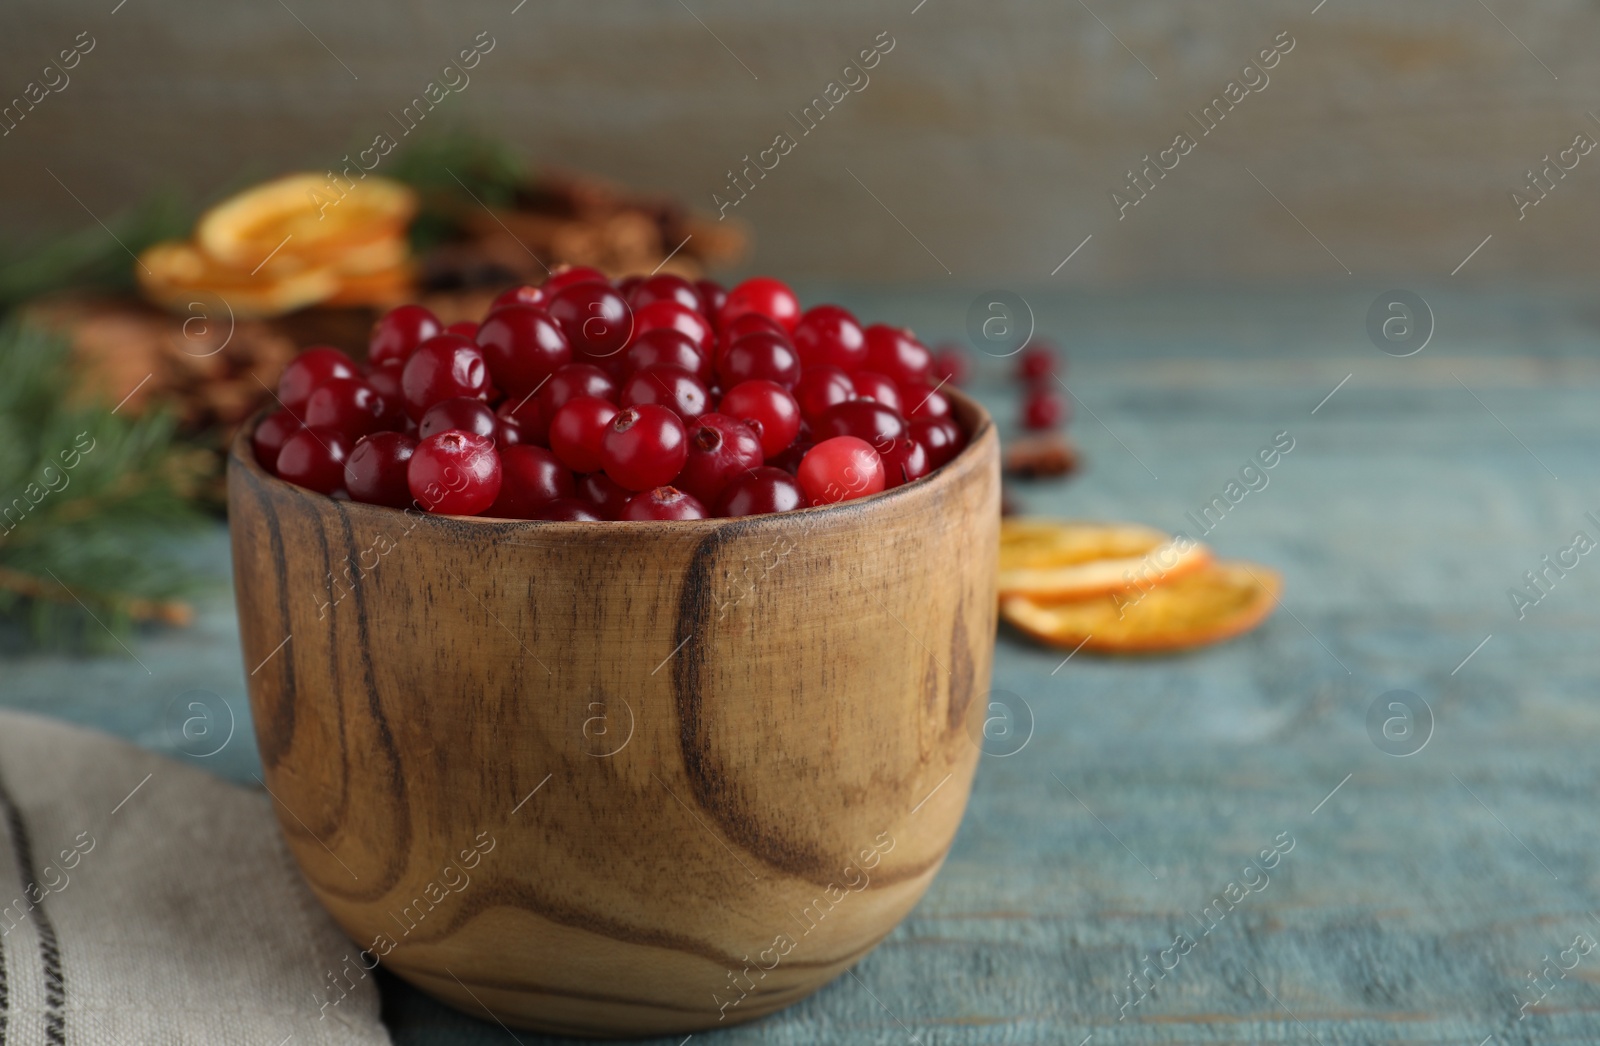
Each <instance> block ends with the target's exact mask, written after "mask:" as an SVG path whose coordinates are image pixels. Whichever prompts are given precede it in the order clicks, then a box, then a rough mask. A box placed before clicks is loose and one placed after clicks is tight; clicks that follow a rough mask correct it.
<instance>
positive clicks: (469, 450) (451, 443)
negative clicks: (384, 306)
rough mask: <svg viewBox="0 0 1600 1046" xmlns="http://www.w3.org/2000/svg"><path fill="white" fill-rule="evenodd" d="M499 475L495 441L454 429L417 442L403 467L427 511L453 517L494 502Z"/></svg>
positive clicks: (478, 511) (413, 492)
mask: <svg viewBox="0 0 1600 1046" xmlns="http://www.w3.org/2000/svg"><path fill="white" fill-rule="evenodd" d="M419 351H420V350H419ZM500 476H501V470H500V456H499V455H498V454H496V453H495V451H494V440H492V439H490V438H489V437H488V436H478V435H475V434H473V433H470V432H457V431H454V430H451V431H449V432H437V433H435V434H433V435H432V436H429V437H428V438H427V439H425V440H422V441H421V442H419V443H418V444H417V449H416V450H414V451H413V452H412V454H411V462H410V464H409V465H408V466H407V468H406V484H407V485H408V486H409V487H410V488H411V496H412V497H414V498H416V499H417V501H418V502H419V503H420V504H421V505H422V507H423V508H425V509H427V510H428V511H429V512H443V513H447V514H449V515H452V516H476V515H477V514H478V513H480V512H482V511H483V510H484V509H486V508H488V507H489V506H490V505H492V504H494V499H495V498H496V497H498V496H499V494H500Z"/></svg>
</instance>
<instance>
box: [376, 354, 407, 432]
mask: <svg viewBox="0 0 1600 1046" xmlns="http://www.w3.org/2000/svg"><path fill="white" fill-rule="evenodd" d="M404 372H405V365H404V364H401V363H395V362H389V363H385V364H382V365H381V366H377V367H368V368H367V384H368V385H371V386H372V387H373V388H375V389H377V390H378V395H380V396H382V397H383V418H382V419H381V421H380V425H379V427H380V428H385V429H398V428H399V427H400V426H402V425H404V424H405V423H406V393H405V388H404V386H403V385H402V383H401V380H400V378H401V375H402V374H403V373H404Z"/></svg>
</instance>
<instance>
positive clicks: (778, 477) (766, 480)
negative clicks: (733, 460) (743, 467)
mask: <svg viewBox="0 0 1600 1046" xmlns="http://www.w3.org/2000/svg"><path fill="white" fill-rule="evenodd" d="M805 506H806V497H805V493H804V492H803V491H802V490H801V489H800V483H799V481H798V480H796V479H795V478H794V477H793V476H791V475H790V474H789V473H787V472H785V471H783V470H782V469H778V468H772V467H771V466H768V465H763V466H762V467H761V468H756V469H751V470H750V471H749V472H746V473H744V474H743V475H741V476H737V477H735V478H734V480H733V481H732V482H731V483H729V484H728V485H727V487H725V488H723V491H722V496H721V497H719V498H718V499H717V504H716V514H717V515H719V516H760V515H764V514H766V513H768V512H792V511H794V510H795V509H797V508H804V507H805Z"/></svg>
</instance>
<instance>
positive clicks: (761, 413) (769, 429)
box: [717, 378, 800, 458]
mask: <svg viewBox="0 0 1600 1046" xmlns="http://www.w3.org/2000/svg"><path fill="white" fill-rule="evenodd" d="M717 410H718V411H719V412H721V413H723V414H728V415H731V416H733V417H735V418H738V419H739V420H740V421H743V422H746V423H747V424H749V425H750V427H751V428H753V429H755V431H756V436H757V437H759V438H760V440H761V452H762V453H763V454H765V455H766V456H767V457H769V458H770V457H772V456H774V455H775V454H777V453H778V452H779V451H781V450H783V448H785V447H787V446H788V445H789V444H791V443H793V442H794V438H795V437H796V436H797V435H799V434H800V404H798V403H796V402H795V399H794V397H793V396H791V395H789V391H788V390H787V389H785V388H784V387H783V386H782V385H777V384H774V383H773V382H770V381H763V380H761V379H760V378H756V379H754V380H752V381H743V382H740V383H739V384H737V385H735V386H734V387H733V388H731V389H729V390H728V391H727V392H726V393H724V394H723V397H722V402H721V403H720V404H718V405H717Z"/></svg>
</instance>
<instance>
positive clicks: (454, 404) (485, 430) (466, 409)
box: [417, 396, 514, 440]
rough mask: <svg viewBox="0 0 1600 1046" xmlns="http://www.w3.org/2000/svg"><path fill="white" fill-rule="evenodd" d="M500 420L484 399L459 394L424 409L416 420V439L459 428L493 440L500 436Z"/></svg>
mask: <svg viewBox="0 0 1600 1046" xmlns="http://www.w3.org/2000/svg"><path fill="white" fill-rule="evenodd" d="M499 420H500V419H499V418H498V417H496V416H495V412H494V411H492V410H490V409H489V405H488V404H487V403H485V402H483V401H482V400H479V399H471V398H469V397H467V396H456V397H454V398H453V399H447V400H440V401H439V402H438V403H435V404H434V405H433V406H431V407H429V408H428V409H427V410H426V411H424V412H423V414H422V417H421V418H419V419H418V420H417V438H418V439H419V440H423V439H427V438H428V437H429V436H431V435H433V434H434V433H436V432H448V431H450V430H451V429H456V430H457V431H460V432H470V433H472V434H473V435H475V436H488V437H489V438H490V439H494V438H496V437H498V436H499V435H500V426H499ZM513 424H514V423H513Z"/></svg>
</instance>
